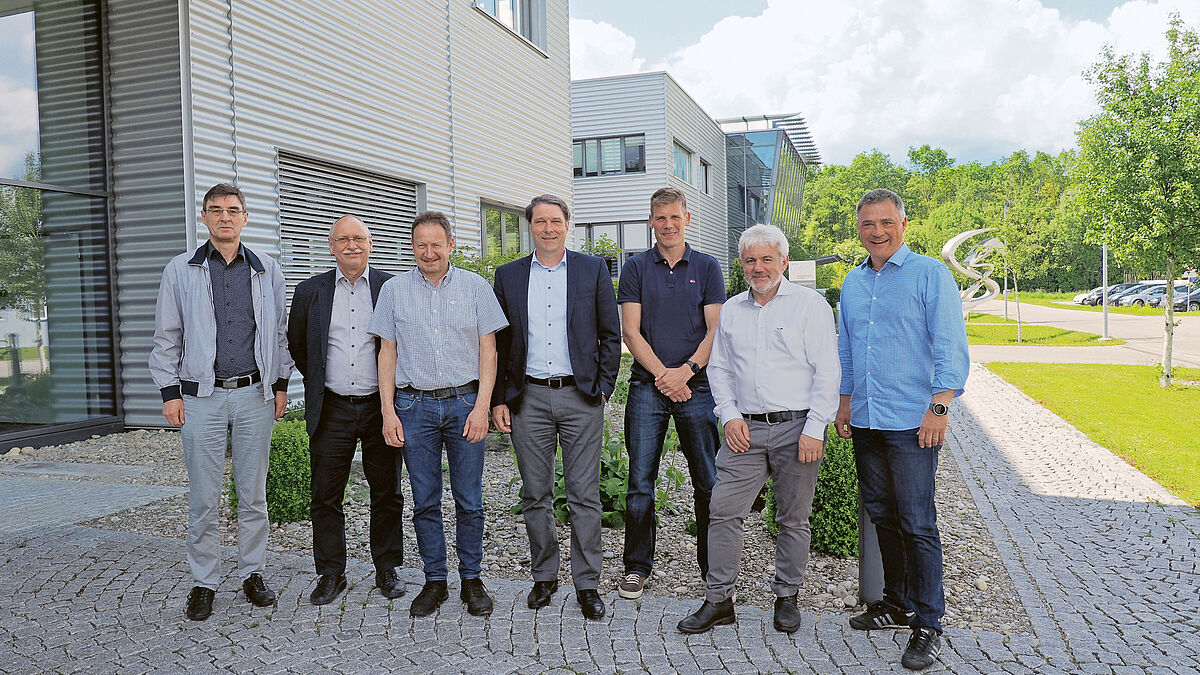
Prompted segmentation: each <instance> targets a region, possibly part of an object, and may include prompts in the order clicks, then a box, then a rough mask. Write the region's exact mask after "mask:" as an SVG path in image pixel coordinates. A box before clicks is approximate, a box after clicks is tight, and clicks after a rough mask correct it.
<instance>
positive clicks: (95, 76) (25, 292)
mask: <svg viewBox="0 0 1200 675" xmlns="http://www.w3.org/2000/svg"><path fill="white" fill-rule="evenodd" d="M98 5H99V3H94V2H85V1H76V0H62V1H60V2H16V3H11V2H10V3H0V35H3V36H4V58H3V59H0V82H3V83H4V87H5V91H6V95H5V113H6V114H5V120H6V122H5V125H4V131H3V133H0V363H2V364H3V365H2V366H0V443H3V444H4V445H0V447H3V448H8V447H12V446H13V445H16V446H20V445H25V444H33V445H39V444H40V443H36V442H32V441H28V440H26V439H33V438H36V437H38V436H39V435H41V434H48V433H54V432H56V431H63V430H64V429H63V427H62V426H59V425H65V424H73V425H76V426H75V427H74V428H76V429H78V428H81V427H84V426H89V427H92V428H96V429H97V430H99V429H100V428H104V427H108V428H111V426H112V425H114V424H116V423H117V422H116V414H117V404H116V395H117V394H116V383H117V374H118V368H117V354H116V349H115V346H114V344H113V336H114V333H115V330H116V329H115V328H114V325H113V299H112V296H111V293H110V287H111V283H112V271H111V266H110V258H109V255H110V250H111V245H112V242H111V240H110V236H109V228H110V223H109V217H108V213H109V208H110V203H109V198H110V195H109V193H108V191H107V189H108V188H107V183H108V176H107V166H106V156H107V146H106V142H105V138H106V133H107V130H106V128H105V119H106V118H107V114H106V110H105V89H104V81H103V79H102V78H103V77H104V72H105V69H104V67H103V66H104V63H103V61H102V58H101V56H102V48H101V44H102V40H101V31H102V29H103V20H102V17H101V16H100V14H99V12H98ZM143 368H144V366H143ZM93 425H94V426H93Z"/></svg>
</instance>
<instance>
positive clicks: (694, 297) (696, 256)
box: [617, 244, 725, 380]
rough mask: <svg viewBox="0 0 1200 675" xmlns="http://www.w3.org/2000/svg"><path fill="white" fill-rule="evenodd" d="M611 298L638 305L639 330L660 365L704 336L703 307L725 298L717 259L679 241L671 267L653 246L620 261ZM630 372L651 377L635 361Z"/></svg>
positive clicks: (686, 355)
mask: <svg viewBox="0 0 1200 675" xmlns="http://www.w3.org/2000/svg"><path fill="white" fill-rule="evenodd" d="M617 302H621V303H623V302H637V303H640V304H641V305H642V320H641V330H640V332H641V334H642V337H643V338H645V339H646V342H648V343H650V348H651V349H653V350H654V354H655V356H657V357H658V359H659V360H660V361H662V362H663V365H664V366H666V367H668V368H675V367H677V366H681V365H683V364H684V363H685V362H686V361H687V360H688V359H690V358H691V357H692V354H695V353H696V348H697V347H699V346H700V343H701V342H703V341H704V336H705V335H706V334H707V333H708V326H707V325H706V324H705V323H704V306H705V305H719V304H721V303H723V302H725V280H724V279H723V278H722V276H721V264H720V263H718V262H717V259H716V258H714V257H712V256H711V255H708V254H705V253H700V252H699V251H694V250H692V247H691V246H688V245H687V244H685V245H684V252H683V257H682V258H680V260H679V262H677V263H675V267H674V269H672V268H671V267H670V266H668V265H667V261H666V260H665V259H664V258H663V257H662V254H661V253H659V251H658V247H657V246H655V247H654V248H651V249H650V250H648V251H644V252H642V253H639V254H637V255H635V256H633V257H631V258H630V259H629V260H627V261H626V262H625V266H624V267H623V268H621V281H620V284H619V285H618V287H617ZM632 377H634V378H637V379H639V380H646V379H651V380H652V379H654V378H653V377H652V376H651V375H650V371H648V370H646V369H645V368H643V367H642V365H641V364H640V363H638V362H637V361H636V360H635V361H634V362H633V373H632Z"/></svg>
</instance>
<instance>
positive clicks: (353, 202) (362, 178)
mask: <svg viewBox="0 0 1200 675" xmlns="http://www.w3.org/2000/svg"><path fill="white" fill-rule="evenodd" d="M276 162H277V163H278V167H279V173H278V175H279V246H280V248H281V249H282V253H283V257H282V263H283V277H284V279H285V280H286V281H287V286H288V296H289V297H291V292H292V291H293V290H294V289H295V288H296V284H298V283H300V282H301V281H304V280H305V279H307V278H309V277H311V276H312V275H314V274H318V273H320V272H324V271H326V270H328V269H329V268H330V267H332V265H333V261H332V260H331V259H330V255H329V227H330V226H331V225H333V221H335V220H337V219H338V218H340V217H342V216H344V215H346V214H352V215H355V216H358V217H359V218H361V219H362V221H363V222H364V223H366V224H367V227H368V228H369V229H370V230H371V241H372V243H373V246H374V251H372V253H371V263H372V264H377V265H379V266H380V267H381V268H382V269H385V270H388V271H390V272H395V271H397V270H398V269H409V268H411V267H412V266H413V261H412V260H413V256H412V243H411V226H412V220H413V218H415V217H416V215H417V185H416V184H415V183H409V182H407V181H403V180H400V179H398V178H393V177H391V176H386V175H383V174H378V173H373V172H370V171H365V170H363V169H358V168H355V167H351V166H344V165H341V164H335V163H333V162H327V161H325V160H322V159H315V158H312V157H307V156H305V155H301V154H297V153H292V152H287V151H283V150H280V151H279V155H278V157H277V158H276Z"/></svg>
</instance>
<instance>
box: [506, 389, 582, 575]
mask: <svg viewBox="0 0 1200 675" xmlns="http://www.w3.org/2000/svg"><path fill="white" fill-rule="evenodd" d="M603 427H604V406H602V405H600V404H598V403H593V402H591V401H589V400H588V399H587V398H586V397H585V396H584V395H583V394H581V393H580V392H579V390H578V389H577V388H576V387H575V386H574V385H571V386H566V387H563V388H561V389H551V388H549V387H546V386H542V385H537V384H529V383H527V384H526V385H525V391H524V393H523V394H522V396H521V401H520V404H519V405H518V406H517V409H516V410H515V411H514V412H513V415H512V443H513V448H514V449H515V450H516V453H517V469H518V471H520V473H521V484H522V493H523V496H522V506H523V508H524V514H525V530H526V532H527V533H528V534H529V554H530V555H529V557H530V562H531V565H530V567H531V568H532V572H533V580H534V581H552V580H554V579H557V578H558V529H557V526H556V524H555V521H554V479H555V473H554V459H555V456H556V454H557V451H558V447H559V445H561V446H562V454H563V478H564V480H565V482H566V488H567V504H568V505H569V506H570V508H571V579H572V580H573V581H574V583H575V588H576V590H586V589H596V588H598V587H599V585H600V563H601V558H602V556H603V548H602V544H601V542H600V444H601V441H602V438H603Z"/></svg>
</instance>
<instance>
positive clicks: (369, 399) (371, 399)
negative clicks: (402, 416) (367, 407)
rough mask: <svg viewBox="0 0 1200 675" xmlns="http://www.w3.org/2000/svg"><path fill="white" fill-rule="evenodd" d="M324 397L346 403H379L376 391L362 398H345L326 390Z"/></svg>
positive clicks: (345, 396) (343, 395)
mask: <svg viewBox="0 0 1200 675" xmlns="http://www.w3.org/2000/svg"><path fill="white" fill-rule="evenodd" d="M325 395H326V396H328V397H329V398H336V399H337V400H339V401H345V402H346V403H355V404H357V403H379V392H377V391H376V392H373V393H370V394H363V395H362V396H347V395H345V394H339V393H337V392H336V391H334V390H332V389H326V390H325Z"/></svg>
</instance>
